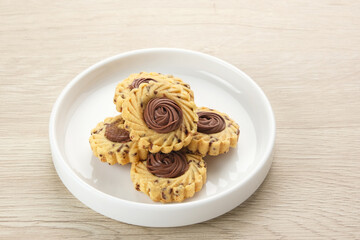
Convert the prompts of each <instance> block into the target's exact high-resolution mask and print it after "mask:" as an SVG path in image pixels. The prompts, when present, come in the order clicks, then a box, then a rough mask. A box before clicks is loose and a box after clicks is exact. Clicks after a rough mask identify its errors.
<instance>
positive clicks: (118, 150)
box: [116, 145, 124, 152]
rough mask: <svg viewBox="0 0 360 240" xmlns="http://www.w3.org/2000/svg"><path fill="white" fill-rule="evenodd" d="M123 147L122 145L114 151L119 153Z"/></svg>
mask: <svg viewBox="0 0 360 240" xmlns="http://www.w3.org/2000/svg"><path fill="white" fill-rule="evenodd" d="M123 147H124V145H121V146H120V147H119V148H118V149H116V151H117V152H120V151H121V149H122V148H123Z"/></svg>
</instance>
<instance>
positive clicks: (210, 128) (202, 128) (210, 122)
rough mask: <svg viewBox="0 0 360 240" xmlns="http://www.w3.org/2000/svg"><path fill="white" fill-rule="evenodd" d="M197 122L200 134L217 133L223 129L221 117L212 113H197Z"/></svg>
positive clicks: (223, 124) (223, 123) (223, 121)
mask: <svg viewBox="0 0 360 240" xmlns="http://www.w3.org/2000/svg"><path fill="white" fill-rule="evenodd" d="M197 115H198V116H199V121H198V123H197V130H198V132H201V133H206V134H212V133H218V132H221V131H222V130H224V129H225V126H226V124H225V120H224V118H223V117H222V116H220V115H219V114H217V113H214V112H198V113H197Z"/></svg>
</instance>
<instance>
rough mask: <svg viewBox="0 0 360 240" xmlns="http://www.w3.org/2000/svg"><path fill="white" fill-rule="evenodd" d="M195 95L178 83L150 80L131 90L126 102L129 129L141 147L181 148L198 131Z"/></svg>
mask: <svg viewBox="0 0 360 240" xmlns="http://www.w3.org/2000/svg"><path fill="white" fill-rule="evenodd" d="M195 111H196V105H195V103H194V101H193V100H192V96H191V95H190V94H189V92H188V91H186V90H184V87H182V86H180V85H177V84H170V83H165V82H162V83H158V82H153V81H150V82H149V83H148V84H141V85H140V86H139V88H137V89H135V90H133V91H131V92H130V93H129V96H128V98H127V99H126V100H125V101H124V103H123V115H122V116H123V118H124V120H125V129H126V130H128V131H129V132H130V138H131V139H132V140H133V141H139V147H140V148H143V149H148V150H149V151H150V152H152V153H157V152H160V151H161V152H163V153H169V152H171V151H177V150H180V149H181V148H182V147H184V146H187V145H188V144H189V143H190V142H191V139H192V137H193V135H194V134H195V132H196V129H197V121H198V116H197V114H196V112H195Z"/></svg>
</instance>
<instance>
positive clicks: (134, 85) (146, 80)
mask: <svg viewBox="0 0 360 240" xmlns="http://www.w3.org/2000/svg"><path fill="white" fill-rule="evenodd" d="M150 81H154V82H157V81H156V80H155V79H152V78H137V79H135V80H134V81H133V82H132V83H131V84H130V85H129V88H130V89H134V88H138V87H139V86H140V84H142V83H149V82H150Z"/></svg>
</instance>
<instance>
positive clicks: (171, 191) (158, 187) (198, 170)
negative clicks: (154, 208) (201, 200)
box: [130, 153, 206, 203]
mask: <svg viewBox="0 0 360 240" xmlns="http://www.w3.org/2000/svg"><path fill="white" fill-rule="evenodd" d="M186 158H187V160H188V163H189V168H188V170H187V171H186V172H185V173H184V174H183V175H181V176H179V177H176V178H160V177H157V176H155V175H153V174H151V173H150V172H149V171H148V169H147V167H146V161H140V162H137V163H133V164H132V165H131V173H130V175H131V180H132V181H133V183H134V187H135V189H136V190H137V191H141V192H144V193H145V194H147V195H148V196H149V197H150V198H151V199H152V200H153V201H155V202H163V203H170V202H182V201H184V200H185V199H186V198H190V197H192V196H194V194H195V192H198V191H200V190H201V188H202V186H203V185H204V184H205V182H206V163H205V162H204V160H202V158H201V156H200V155H196V154H191V153H189V154H186Z"/></svg>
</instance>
